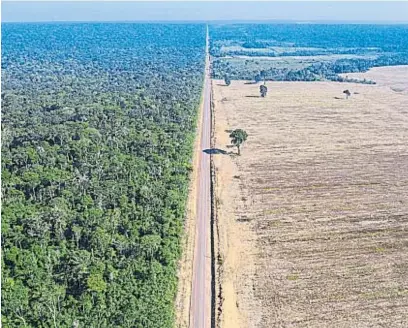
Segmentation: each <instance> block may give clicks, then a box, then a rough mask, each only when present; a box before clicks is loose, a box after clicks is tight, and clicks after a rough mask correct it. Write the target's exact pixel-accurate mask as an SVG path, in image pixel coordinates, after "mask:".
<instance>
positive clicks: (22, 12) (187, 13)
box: [2, 1, 408, 22]
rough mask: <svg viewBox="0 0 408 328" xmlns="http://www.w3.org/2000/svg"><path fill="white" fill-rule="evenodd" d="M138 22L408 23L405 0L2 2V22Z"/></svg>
mask: <svg viewBox="0 0 408 328" xmlns="http://www.w3.org/2000/svg"><path fill="white" fill-rule="evenodd" d="M140 20H159V21H163V20H176V21H177V20H183V21H184V20H291V21H320V20H323V21H352V22H356V21H358V22H374V21H378V22H408V2H402V1H399V2H391V1H383V2H371V1H362V2H357V1H353V2H351V1H343V2H335V1H318V2H307V1H297V2H295V1H281V2H278V1H271V2H266V1H262V2H255V1H251V2H243V1H242V2H235V1H224V2H221V1H212V2H210V1H203V2H200V1H189V2H172V1H146V2H130V1H126V2H119V1H115V2H113V1H112V2H107V1H106V2H105V1H104V2H97V1H88V2H85V1H73V2H65V1H53V2H51V1H44V2H37V1H26V2H23V1H2V21H3V22H21V21H22V22H36V21H140Z"/></svg>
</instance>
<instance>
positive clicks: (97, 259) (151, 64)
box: [1, 23, 205, 328]
mask: <svg viewBox="0 0 408 328" xmlns="http://www.w3.org/2000/svg"><path fill="white" fill-rule="evenodd" d="M2 29H3V31H2V32H3V35H2V37H3V39H2V68H3V70H2V74H3V76H2V83H3V84H2V95H1V97H2V120H3V121H2V183H3V185H2V187H3V204H2V205H3V206H2V236H3V239H2V242H3V243H2V251H3V256H2V261H3V263H2V268H3V271H2V324H3V327H5V328H6V327H10V328H11V327H61V328H62V327H69V328H71V327H95V328H102V327H132V328H133V327H140V328H146V327H172V326H173V324H174V299H175V294H176V287H177V278H176V273H177V260H178V259H179V256H180V252H181V245H180V237H181V234H182V232H183V221H184V215H185V203H186V197H187V193H188V180H189V172H190V170H191V155H192V147H193V140H194V134H195V127H196V116H197V108H198V104H199V101H200V94H201V89H202V83H203V71H204V61H205V26H204V25H179V24H178V25H159V24H76V23H75V24H3V26H2Z"/></svg>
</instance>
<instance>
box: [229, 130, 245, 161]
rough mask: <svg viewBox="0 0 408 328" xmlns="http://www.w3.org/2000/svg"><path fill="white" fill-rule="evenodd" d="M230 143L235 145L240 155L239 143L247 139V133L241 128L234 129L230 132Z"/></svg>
mask: <svg viewBox="0 0 408 328" xmlns="http://www.w3.org/2000/svg"><path fill="white" fill-rule="evenodd" d="M229 136H230V138H231V144H233V145H234V146H236V147H237V149H238V155H241V145H242V144H243V143H244V142H245V141H246V140H247V138H248V134H247V133H246V132H245V131H244V130H242V129H235V130H234V131H232V132H231V133H230V135H229Z"/></svg>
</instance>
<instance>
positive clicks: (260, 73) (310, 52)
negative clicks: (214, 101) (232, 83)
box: [210, 24, 408, 82]
mask: <svg viewBox="0 0 408 328" xmlns="http://www.w3.org/2000/svg"><path fill="white" fill-rule="evenodd" d="M210 34H211V41H212V42H211V54H212V55H213V57H214V64H213V68H214V72H213V75H214V77H215V78H223V77H225V76H226V75H227V76H228V77H229V78H231V79H247V80H260V79H266V80H275V81H321V80H332V81H339V82H342V81H344V79H343V78H341V77H339V75H338V74H339V73H350V72H362V71H367V70H368V69H370V68H371V67H376V66H389V65H407V64H408V25H369V24H364V25H361V24H360V25H359V24H349V25H345V24H331V25H330V24H230V25H221V24H220V25H212V26H211V28H210ZM297 57H301V58H297ZM270 58H273V60H270ZM354 82H355V81H354ZM370 82H371V81H370Z"/></svg>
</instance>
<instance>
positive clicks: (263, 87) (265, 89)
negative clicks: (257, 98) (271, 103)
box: [259, 84, 268, 98]
mask: <svg viewBox="0 0 408 328" xmlns="http://www.w3.org/2000/svg"><path fill="white" fill-rule="evenodd" d="M259 92H260V93H261V97H262V98H264V97H265V96H266V94H267V93H268V87H267V86H266V85H263V84H262V85H261V86H259Z"/></svg>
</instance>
